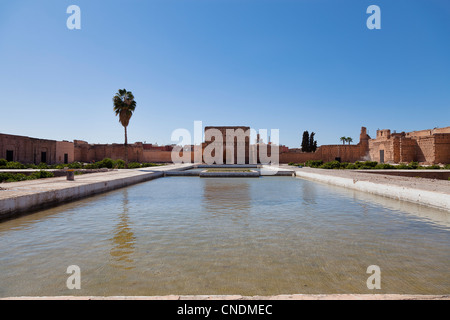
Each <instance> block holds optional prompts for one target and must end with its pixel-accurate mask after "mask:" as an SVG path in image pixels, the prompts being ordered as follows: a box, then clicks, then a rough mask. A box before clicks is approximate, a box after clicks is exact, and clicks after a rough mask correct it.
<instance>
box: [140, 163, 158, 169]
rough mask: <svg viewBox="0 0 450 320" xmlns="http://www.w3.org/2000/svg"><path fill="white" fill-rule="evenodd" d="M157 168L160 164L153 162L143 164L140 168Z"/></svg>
mask: <svg viewBox="0 0 450 320" xmlns="http://www.w3.org/2000/svg"><path fill="white" fill-rule="evenodd" d="M157 166H161V164H158V163H153V162H144V163H143V164H142V165H141V167H142V168H146V167H157Z"/></svg>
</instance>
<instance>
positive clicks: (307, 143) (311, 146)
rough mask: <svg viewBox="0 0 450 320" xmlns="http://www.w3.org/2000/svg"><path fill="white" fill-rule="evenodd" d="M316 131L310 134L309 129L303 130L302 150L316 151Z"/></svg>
mask: <svg viewBox="0 0 450 320" xmlns="http://www.w3.org/2000/svg"><path fill="white" fill-rule="evenodd" d="M314 135H315V133H314V132H311V135H309V132H308V131H304V132H303V137H302V151H303V152H315V151H316V149H317V141H316V140H315V139H314Z"/></svg>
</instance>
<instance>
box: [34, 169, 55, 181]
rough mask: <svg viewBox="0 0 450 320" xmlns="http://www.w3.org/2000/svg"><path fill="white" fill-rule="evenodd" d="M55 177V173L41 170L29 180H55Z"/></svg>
mask: <svg viewBox="0 0 450 320" xmlns="http://www.w3.org/2000/svg"><path fill="white" fill-rule="evenodd" d="M54 176H55V175H54V174H53V172H50V171H44V170H40V171H36V172H33V173H32V174H31V175H30V176H29V177H28V178H29V179H30V180H32V179H42V178H53V177H54Z"/></svg>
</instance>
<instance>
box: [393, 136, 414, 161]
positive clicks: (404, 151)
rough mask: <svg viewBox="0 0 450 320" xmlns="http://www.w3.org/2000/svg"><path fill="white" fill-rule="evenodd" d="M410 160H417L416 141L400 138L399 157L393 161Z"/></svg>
mask: <svg viewBox="0 0 450 320" xmlns="http://www.w3.org/2000/svg"><path fill="white" fill-rule="evenodd" d="M411 161H417V141H416V140H415V139H411V138H402V139H401V140H400V159H399V160H397V161H394V162H396V163H398V162H407V163H409V162H411Z"/></svg>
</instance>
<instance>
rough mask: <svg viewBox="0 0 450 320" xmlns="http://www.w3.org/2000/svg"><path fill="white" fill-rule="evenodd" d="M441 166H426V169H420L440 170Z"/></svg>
mask: <svg viewBox="0 0 450 320" xmlns="http://www.w3.org/2000/svg"><path fill="white" fill-rule="evenodd" d="M440 168H441V166H439V165H437V164H434V165H432V166H428V167H422V169H440Z"/></svg>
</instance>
